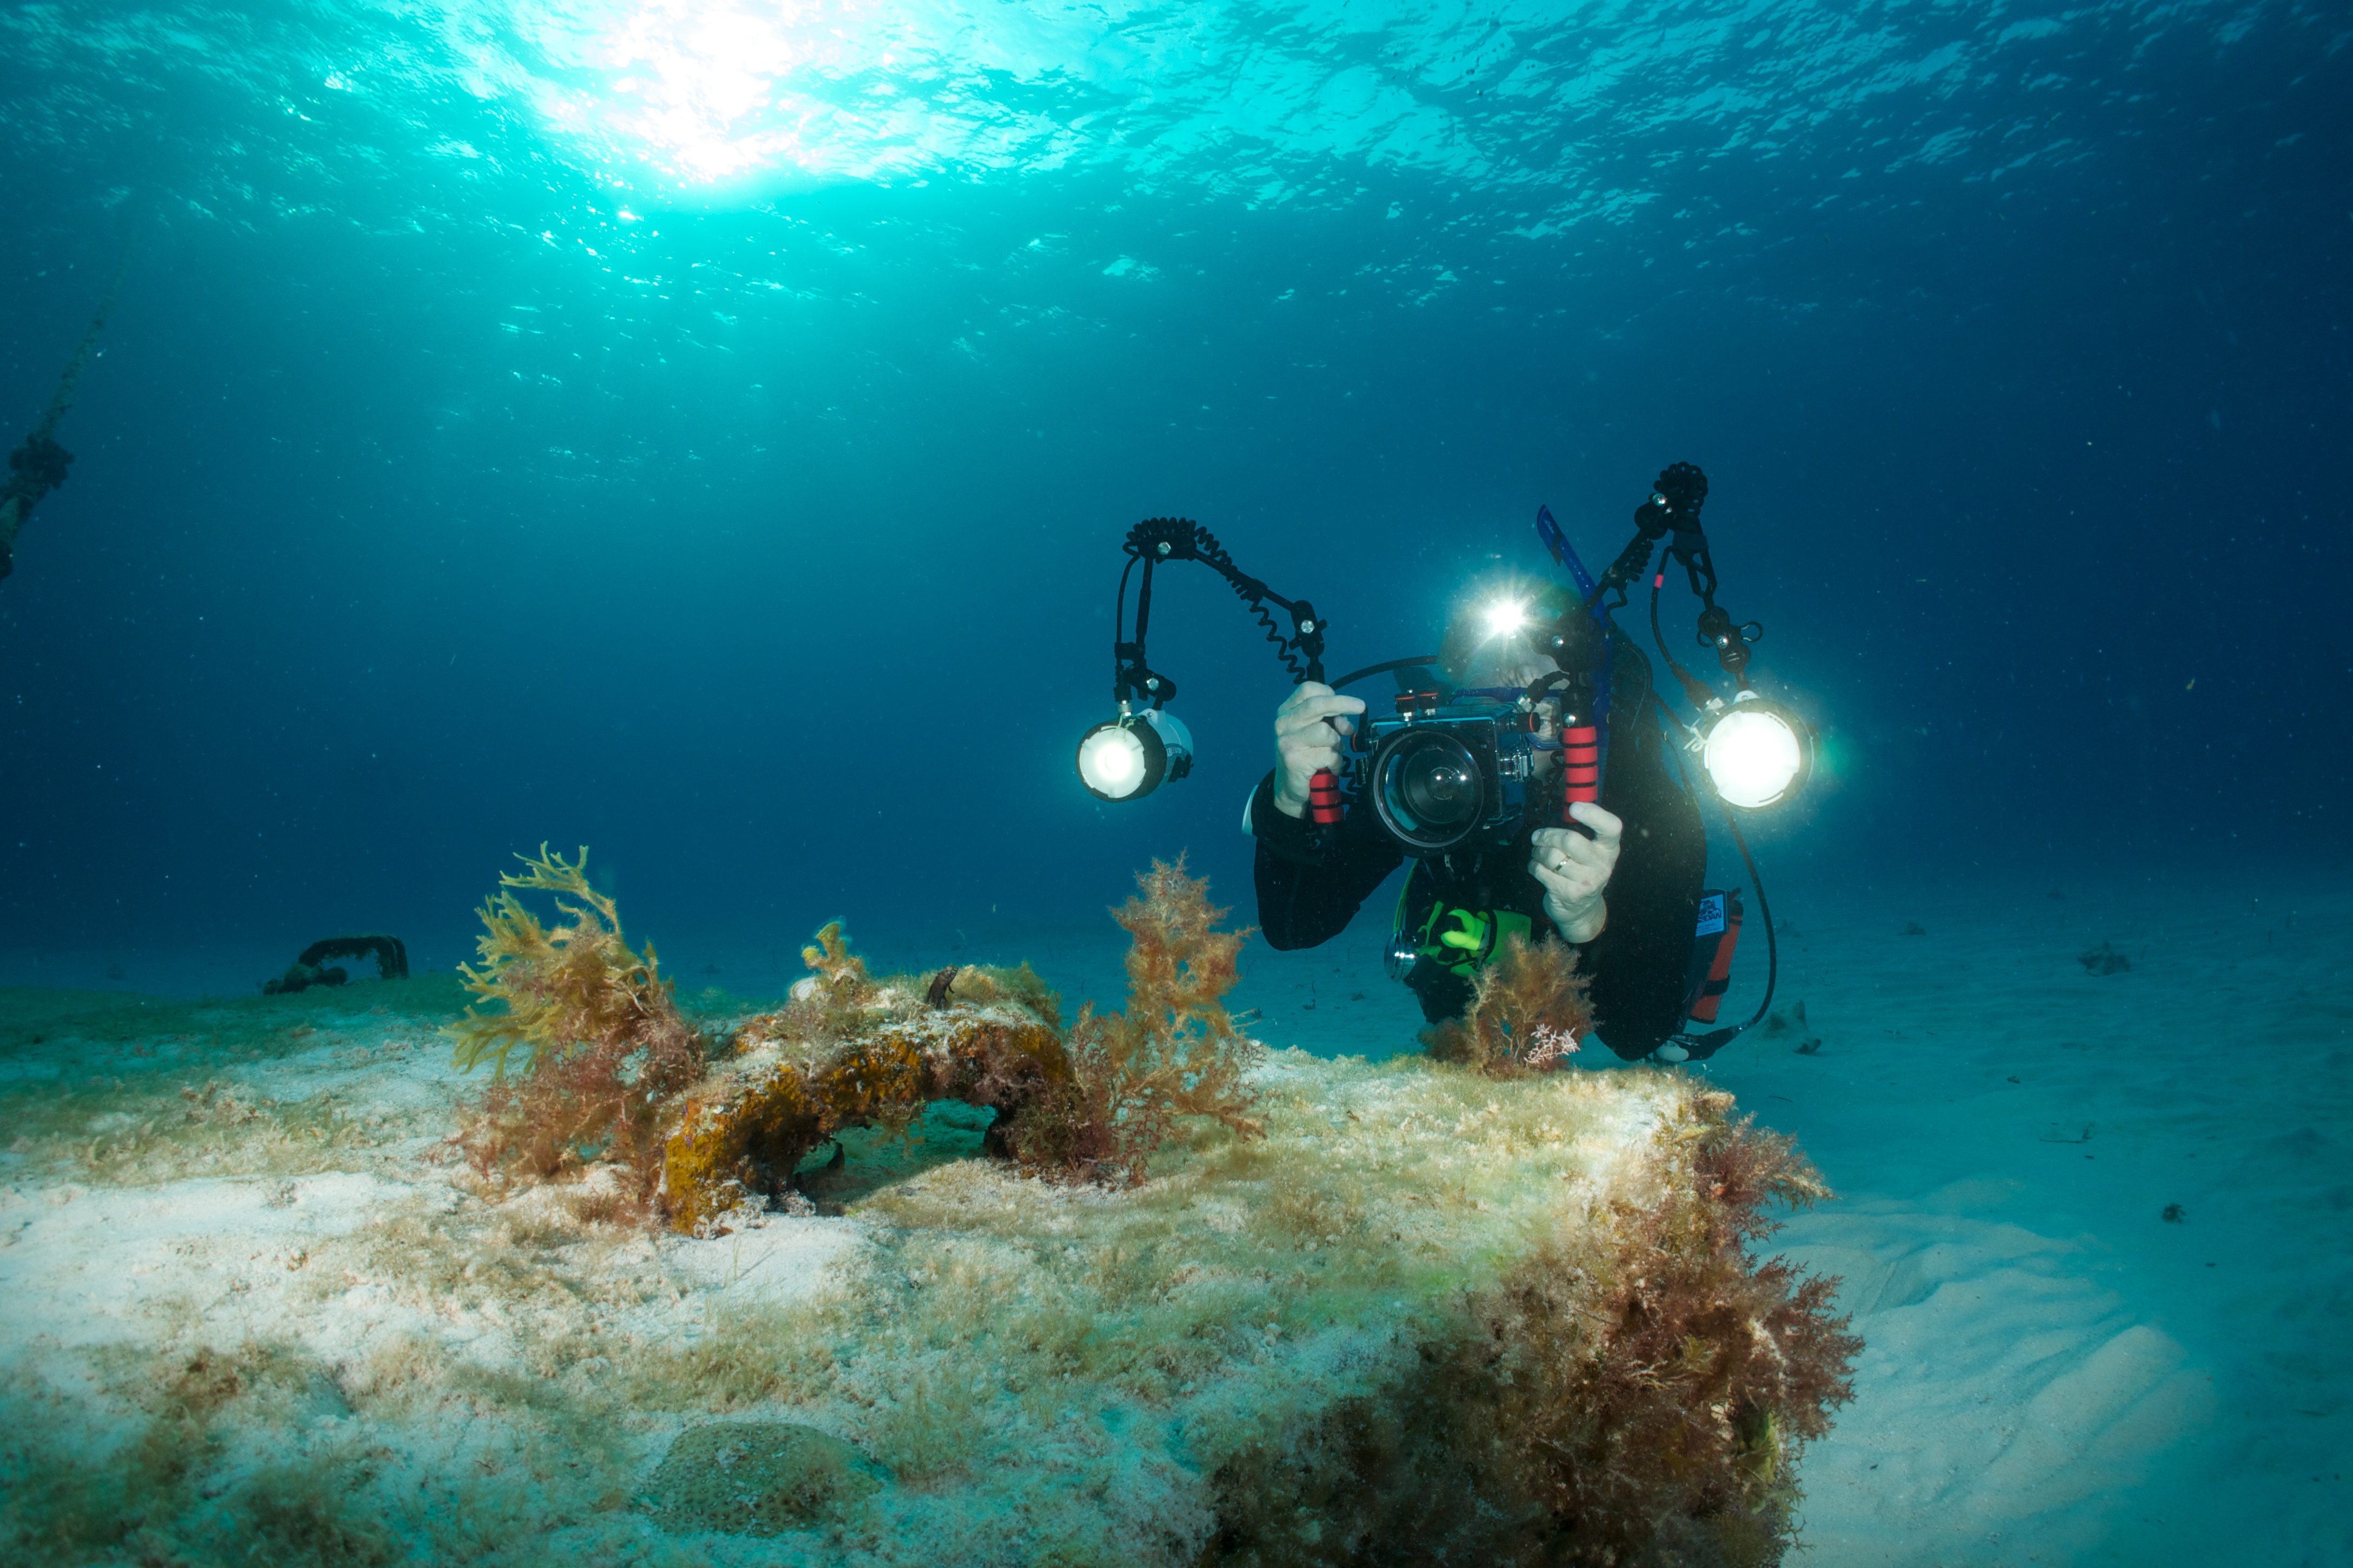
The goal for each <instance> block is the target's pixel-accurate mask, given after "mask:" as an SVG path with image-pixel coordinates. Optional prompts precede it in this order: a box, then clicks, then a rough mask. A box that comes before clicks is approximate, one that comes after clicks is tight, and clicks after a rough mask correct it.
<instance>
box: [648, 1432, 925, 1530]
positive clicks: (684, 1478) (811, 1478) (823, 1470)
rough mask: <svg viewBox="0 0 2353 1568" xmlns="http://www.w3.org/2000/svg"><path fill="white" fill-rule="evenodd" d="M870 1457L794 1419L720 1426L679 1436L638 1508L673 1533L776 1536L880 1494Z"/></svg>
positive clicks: (880, 1485)
mask: <svg viewBox="0 0 2353 1568" xmlns="http://www.w3.org/2000/svg"><path fill="white" fill-rule="evenodd" d="M874 1469H875V1467H874V1466H873V1465H872V1464H871V1463H870V1462H869V1461H868V1459H867V1458H866V1456H864V1455H863V1454H860V1452H859V1451H858V1450H857V1449H856V1448H854V1447H850V1446H849V1444H848V1443H845V1442H843V1441H842V1440H841V1439H840V1438H839V1437H836V1436H833V1435H832V1434H831V1433H829V1432H820V1431H818V1429H817V1428H816V1427H814V1426H801V1425H800V1424H799V1423H797V1422H792V1421H714V1422H712V1423H710V1424H709V1425H707V1426H691V1427H689V1428H687V1429H686V1430H685V1431H683V1432H681V1433H680V1434H679V1436H678V1439H677V1441H675V1442H673V1443H672V1444H671V1445H670V1452H669V1453H668V1454H665V1455H664V1456H663V1457H662V1462H661V1463H660V1465H659V1466H658V1467H656V1468H655V1470H654V1474H653V1479H651V1480H650V1481H649V1482H648V1483H647V1487H646V1491H645V1495H644V1496H642V1497H641V1498H639V1499H638V1507H639V1508H640V1509H642V1510H645V1511H646V1512H647V1513H649V1514H651V1515H653V1516H654V1517H655V1518H656V1519H657V1520H659V1521H660V1523H661V1524H662V1525H663V1527H664V1528H666V1529H669V1530H672V1531H694V1530H709V1531H721V1532H723V1533H727V1534H739V1535H777V1534H781V1533H783V1532H784V1531H789V1530H805V1529H807V1528H809V1527H811V1526H813V1525H816V1524H818V1523H820V1522H822V1521H826V1520H828V1519H831V1518H833V1517H834V1516H835V1515H837V1514H838V1513H839V1512H840V1511H841V1510H843V1509H844V1508H846V1507H848V1506H849V1505H852V1504H855V1503H856V1502H858V1501H860V1500H861V1499H864V1498H866V1497H868V1496H871V1494H873V1493H874V1492H876V1491H879V1490H881V1488H882V1485H883V1481H882V1479H881V1478H879V1477H878V1476H877V1475H876V1474H875V1473H874Z"/></svg>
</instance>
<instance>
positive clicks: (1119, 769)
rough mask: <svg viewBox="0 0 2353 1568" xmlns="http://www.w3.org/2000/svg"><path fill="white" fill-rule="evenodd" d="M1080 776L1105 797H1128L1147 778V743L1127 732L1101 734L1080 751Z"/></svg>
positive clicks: (1107, 731)
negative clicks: (1141, 778) (1145, 754)
mask: <svg viewBox="0 0 2353 1568" xmlns="http://www.w3.org/2000/svg"><path fill="white" fill-rule="evenodd" d="M1079 773H1080V775H1081V776H1082V777H1083V778H1084V779H1085V780H1086V782H1087V783H1088V784H1090V785H1092V787H1093V788H1095V789H1097V790H1100V791H1101V792H1102V793H1103V794H1104V795H1125V794H1126V793H1127V792H1128V791H1129V790H1130V789H1133V788H1134V786H1135V784H1136V781H1137V780H1138V779H1139V778H1140V777H1141V776H1142V775H1143V773H1144V746H1143V743H1142V742H1139V741H1137V740H1136V738H1135V737H1134V736H1133V735H1131V734H1129V733H1128V732H1127V731H1124V730H1101V731H1096V732H1095V733H1094V734H1092V735H1090V736H1088V737H1087V740H1086V743H1085V744H1084V745H1082V746H1081V747H1080V748H1079Z"/></svg>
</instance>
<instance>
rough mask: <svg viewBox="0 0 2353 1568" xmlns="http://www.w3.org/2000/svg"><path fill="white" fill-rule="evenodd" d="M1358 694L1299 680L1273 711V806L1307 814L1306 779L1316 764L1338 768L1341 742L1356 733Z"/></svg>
mask: <svg viewBox="0 0 2353 1568" xmlns="http://www.w3.org/2000/svg"><path fill="white" fill-rule="evenodd" d="M1364 710H1365V703H1364V700H1363V699H1362V698H1358V697H1343V696H1341V695H1340V694H1339V693H1338V692H1336V691H1335V690H1333V689H1331V688H1330V687H1328V686H1326V685H1324V683H1323V682H1322V681H1320V680H1303V681H1301V682H1300V683H1299V689H1297V690H1295V691H1293V693H1292V694H1291V695H1290V696H1288V697H1286V698H1284V699H1283V700H1282V707H1280V708H1278V709H1276V710H1274V809H1275V810H1277V811H1279V812H1281V813H1282V815H1283V816H1306V815H1307V784H1308V781H1309V780H1311V779H1313V778H1314V776H1315V772H1316V770H1317V769H1319V768H1330V769H1331V770H1332V771H1333V772H1334V773H1337V772H1339V771H1340V742H1341V741H1342V740H1344V739H1345V738H1346V737H1347V736H1350V735H1353V734H1355V733H1356V721H1355V720H1354V719H1352V718H1350V717H1349V715H1350V714H1352V713H1362V712H1363V711H1364Z"/></svg>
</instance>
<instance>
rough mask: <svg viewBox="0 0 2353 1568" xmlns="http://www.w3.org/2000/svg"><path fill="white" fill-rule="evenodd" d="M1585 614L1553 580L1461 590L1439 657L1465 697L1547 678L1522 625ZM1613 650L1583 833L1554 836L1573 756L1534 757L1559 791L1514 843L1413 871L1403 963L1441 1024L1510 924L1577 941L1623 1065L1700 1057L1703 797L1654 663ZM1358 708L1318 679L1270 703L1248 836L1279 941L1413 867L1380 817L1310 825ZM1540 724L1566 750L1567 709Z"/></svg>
mask: <svg viewBox="0 0 2353 1568" xmlns="http://www.w3.org/2000/svg"><path fill="white" fill-rule="evenodd" d="M1573 603H1574V601H1573V600H1572V599H1571V598H1570V597H1569V596H1568V595H1566V594H1565V593H1563V592H1562V591H1561V590H1560V589H1559V588H1557V587H1555V586H1553V585H1550V584H1541V585H1530V584H1519V585H1517V586H1515V587H1514V588H1509V589H1505V590H1503V591H1501V592H1489V593H1485V594H1474V595H1471V596H1469V597H1466V598H1465V599H1464V601H1463V602H1462V603H1461V605H1458V607H1457V608H1456V610H1455V612H1454V614H1453V615H1452V616H1451V618H1450V620H1449V623H1448V626H1447V629H1446V636H1445V638H1444V640H1443V641H1442V643H1441V644H1440V651H1439V656H1438V660H1437V664H1436V667H1435V668H1436V673H1437V675H1438V677H1439V678H1440V679H1441V680H1442V681H1443V682H1444V683H1445V684H1446V686H1447V687H1450V688H1452V689H1454V690H1456V691H1457V692H1464V691H1472V690H1481V689H1504V688H1526V687H1528V686H1530V685H1531V684H1532V683H1534V682H1536V681H1538V680H1540V679H1542V678H1543V677H1545V676H1546V675H1547V674H1550V673H1552V672H1553V671H1555V670H1556V668H1557V666H1556V664H1555V663H1554V661H1553V659H1552V658H1550V657H1548V656H1547V655H1546V654H1544V653H1542V652H1539V651H1538V649H1537V648H1536V647H1535V641H1534V639H1533V638H1532V637H1531V636H1530V635H1529V630H1528V628H1529V626H1531V625H1541V624H1543V623H1545V622H1547V621H1551V620H1556V619H1557V618H1558V617H1559V616H1562V615H1564V614H1566V613H1567V611H1568V610H1569V609H1570V608H1571V606H1572V605H1573ZM1610 642H1611V644H1612V653H1613V657H1612V659H1611V663H1610V670H1609V685H1610V689H1611V693H1612V696H1611V701H1610V707H1609V713H1608V716H1607V724H1608V729H1609V769H1608V772H1607V773H1606V774H1605V775H1604V782H1603V784H1602V786H1601V791H1600V795H1601V798H1600V800H1599V802H1598V803H1592V802H1585V801H1577V802H1573V803H1571V804H1570V805H1568V807H1567V815H1568V816H1571V817H1573V818H1574V819H1575V821H1577V823H1579V824H1581V825H1582V826H1583V827H1584V828H1585V829H1586V830H1587V831H1585V832H1580V831H1579V830H1578V829H1577V828H1574V827H1567V826H1544V824H1546V823H1553V824H1557V823H1558V822H1559V821H1560V815H1561V805H1560V792H1559V788H1558V774H1559V772H1560V768H1561V755H1562V753H1561V752H1559V751H1558V750H1544V751H1538V752H1535V763H1534V766H1535V769H1536V770H1537V776H1538V779H1539V780H1540V781H1546V782H1549V783H1550V784H1552V785H1553V788H1552V789H1551V790H1550V791H1549V792H1547V791H1546V789H1544V788H1542V787H1538V788H1533V789H1531V790H1530V791H1529V792H1528V798H1527V802H1526V805H1525V810H1524V811H1523V813H1522V814H1521V818H1520V821H1519V823H1518V824H1517V826H1516V827H1515V828H1514V830H1512V831H1511V833H1510V837H1509V838H1508V840H1507V841H1506V842H1504V844H1502V845H1500V846H1495V845H1488V846H1481V847H1469V848H1467V849H1465V850H1462V851H1457V852H1452V853H1447V854H1442V855H1427V856H1423V857H1421V858H1417V859H1415V860H1414V861H1413V863H1412V868H1411V870H1410V871H1409V874H1408V876H1407V878H1406V882H1405V886H1404V888H1403V889H1401V890H1400V891H1399V893H1398V909H1397V930H1398V933H1399V945H1398V952H1397V956H1398V958H1402V957H1403V955H1404V949H1405V946H1406V944H1410V945H1411V947H1412V949H1413V950H1414V951H1413V958H1412V961H1411V967H1410V969H1409V970H1408V971H1407V973H1405V975H1404V979H1405V982H1406V984H1408V985H1409V986H1410V987H1411V988H1412V989H1413V991H1414V992H1415V994H1417V995H1418V996H1419V999H1420V1002H1421V1009H1422V1015H1423V1016H1425V1017H1427V1018H1428V1019H1430V1021H1431V1022H1432V1023H1436V1022H1439V1021H1440V1020H1442V1019H1446V1018H1451V1017H1455V1016H1460V1015H1461V1013H1462V1012H1463V1011H1464V1010H1465V1008H1466V1007H1467V1006H1468V1005H1469V1004H1470V1000H1471V994H1472V979H1471V976H1472V973H1474V972H1475V971H1476V969H1477V967H1478V963H1479V962H1480V961H1481V960H1482V958H1483V957H1485V956H1487V955H1489V954H1492V953H1493V951H1494V950H1495V948H1496V947H1497V945H1498V944H1499V942H1500V941H1501V939H1502V938H1503V937H1504V936H1507V935H1510V934H1512V933H1513V932H1515V931H1516V932H1519V933H1521V934H1523V935H1525V936H1526V937H1528V938H1529V939H1531V940H1537V941H1542V940H1556V941H1560V942H1567V943H1568V944H1570V945H1571V946H1573V947H1575V948H1576V949H1577V953H1578V957H1579V967H1580V968H1581V969H1582V970H1583V971H1584V973H1586V974H1587V975H1588V977H1589V979H1590V983H1591V990H1590V992H1589V993H1588V996H1589V1000H1590V1002H1591V1004H1592V1006H1593V1010H1594V1016H1595V1019H1596V1029H1597V1032H1598V1033H1599V1035H1600V1037H1601V1038H1602V1039H1603V1041H1604V1042H1605V1043H1606V1044H1607V1045H1608V1046H1609V1047H1610V1049H1611V1050H1613V1051H1615V1052H1616V1053H1617V1054H1618V1055H1619V1056H1620V1057H1621V1058H1625V1059H1626V1060H1629V1061H1632V1060H1636V1059H1638V1058H1644V1057H1649V1058H1651V1059H1653V1060H1658V1061H1667V1062H1679V1061H1683V1060H1686V1059H1689V1057H1690V1054H1691V1053H1690V1052H1689V1051H1688V1050H1687V1049H1686V1048H1685V1047H1684V1046H1683V1045H1680V1044H1677V1043H1676V1042H1675V1040H1674V1038H1673V1037H1674V1036H1675V1035H1676V1033H1677V1031H1678V1030H1680V1029H1681V1028H1682V1026H1683V1019H1684V1016H1685V1013H1686V1010H1687V1007H1688V1005H1689V1002H1690V995H1689V988H1688V967H1689V964H1690V962H1691V955H1692V946H1693V930H1694V920H1695V918H1696V916H1697V912H1698V910H1699V905H1700V897H1701V883H1702V881H1703V880H1704V878H1705V875H1706V868H1707V840H1706V836H1705V833H1704V829H1703V828H1702V826H1701V824H1700V816H1699V807H1698V805H1697V803H1696V802H1694V800H1693V798H1692V795H1691V794H1690V792H1689V791H1688V790H1687V789H1685V788H1684V787H1683V785H1682V784H1679V783H1678V782H1677V781H1676V779H1675V777H1674V776H1673V775H1672V773H1670V772H1669V763H1668V761H1667V758H1666V755H1665V752H1664V745H1665V741H1664V737H1663V736H1662V734H1661V732H1660V723H1659V718H1658V713H1657V710H1656V707H1655V700H1654V698H1653V696H1652V693H1651V668H1650V661H1649V660H1648V658H1645V657H1644V656H1643V654H1642V652H1641V649H1640V648H1638V647H1635V646H1633V644H1632V643H1630V641H1628V640H1626V639H1624V638H1619V637H1612V638H1611V639H1610ZM1493 706H1494V707H1495V708H1496V710H1498V711H1499V712H1500V711H1502V710H1504V709H1505V707H1506V703H1505V702H1504V700H1502V699H1500V698H1498V699H1497V700H1495V701H1494V703H1493ZM1364 711H1365V703H1364V701H1363V700H1362V699H1360V698H1356V697H1349V696H1345V695H1344V694H1341V693H1339V692H1336V691H1335V690H1334V689H1332V688H1331V687H1329V686H1326V685H1324V684H1323V683H1322V682H1320V681H1313V680H1311V681H1305V682H1303V683H1302V684H1300V685H1299V686H1298V687H1297V688H1296V689H1294V690H1293V692H1292V694H1291V695H1290V696H1289V697H1288V698H1286V699H1285V700H1283V702H1282V706H1281V707H1280V708H1278V709H1277V710H1275V716H1274V744H1275V765H1274V768H1273V771H1272V772H1271V773H1268V774H1267V776H1266V777H1265V778H1264V779H1263V780H1261V782H1260V784H1259V786H1258V788H1257V790H1256V792H1255V793H1253V794H1252V795H1251V796H1250V805H1249V807H1248V811H1247V815H1246V817H1245V820H1244V825H1243V826H1244V831H1246V832H1248V833H1249V834H1250V836H1251V837H1253V838H1255V839H1256V840H1257V841H1258V844H1257V857H1256V861H1257V863H1256V868H1255V871H1256V879H1257V885H1258V910H1259V924H1260V927H1261V930H1262V931H1264V933H1265V936H1266V940H1267V942H1268V943H1269V944H1270V945H1271V946H1273V947H1276V948H1281V949H1284V950H1291V949H1297V948H1308V947H1317V946H1321V945H1322V944H1323V943H1324V942H1329V941H1330V940H1331V939H1332V938H1333V937H1335V936H1336V935H1338V934H1339V933H1340V932H1341V931H1343V930H1344V929H1345V927H1346V926H1347V925H1348V923H1349V921H1351V920H1353V919H1354V918H1355V916H1356V910H1357V909H1358V908H1359V907H1360V906H1361V905H1362V904H1363V902H1364V900H1366V898H1367V897H1369V896H1370V895H1371V893H1372V892H1373V890H1374V889H1376V888H1377V887H1379V886H1380V884H1381V883H1382V882H1383V881H1384V880H1385V879H1387V878H1388V875H1389V873H1390V872H1392V871H1394V870H1396V869H1397V868H1398V862H1399V861H1401V860H1404V859H1405V858H1406V853H1405V851H1404V849H1403V848H1401V847H1400V846H1399V845H1398V841H1397V839H1396V837H1393V836H1392V835H1391V834H1390V833H1388V832H1385V831H1384V830H1383V828H1382V826H1381V824H1380V822H1379V821H1378V820H1377V817H1376V816H1375V814H1374V813H1372V812H1370V811H1364V812H1351V813H1349V814H1347V815H1346V816H1345V817H1343V818H1342V820H1341V822H1340V824H1339V825H1338V826H1337V827H1336V828H1335V829H1333V830H1331V831H1329V832H1328V833H1325V834H1319V833H1318V832H1317V831H1316V830H1315V828H1314V826H1313V825H1312V824H1311V822H1310V820H1309V812H1308V803H1309V797H1310V794H1311V791H1312V788H1313V781H1314V777H1315V775H1316V774H1317V773H1318V772H1319V771H1323V770H1331V771H1333V772H1335V773H1336V772H1337V771H1338V770H1339V769H1340V767H1341V765H1342V762H1343V750H1344V747H1345V745H1346V742H1347V738H1348V737H1350V736H1352V735H1354V734H1355V733H1356V716H1358V715H1360V714H1362V713H1364ZM1537 714H1538V719H1539V726H1540V727H1539V728H1538V730H1537V731H1536V735H1537V739H1538V740H1539V741H1541V742H1556V737H1557V733H1558V724H1559V719H1560V706H1559V703H1558V701H1557V700H1547V701H1545V702H1542V703H1539V704H1538V706H1537ZM1588 833H1589V835H1590V836H1589V837H1588ZM1450 938H1451V939H1452V940H1451V941H1449V940H1448V939H1450Z"/></svg>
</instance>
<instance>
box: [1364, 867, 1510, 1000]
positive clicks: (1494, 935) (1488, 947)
mask: <svg viewBox="0 0 2353 1568" xmlns="http://www.w3.org/2000/svg"><path fill="white" fill-rule="evenodd" d="M1420 869H1421V868H1420V867H1419V865H1418V864H1417V865H1416V866H1415V868H1414V870H1413V872H1412V873H1409V875H1408V876H1407V877H1406V879H1405V886H1404V887H1402V888H1400V889H1398V907H1397V918H1396V922H1395V924H1396V929H1397V931H1398V933H1399V934H1400V935H1405V934H1410V935H1411V936H1412V938H1413V941H1414V946H1415V949H1416V950H1417V951H1418V952H1419V953H1420V955H1421V956H1422V957H1424V958H1427V959H1428V960H1430V962H1431V963H1434V964H1436V965H1438V966H1439V967H1440V969H1444V970H1447V971H1449V972H1451V973H1455V974H1459V975H1461V976H1462V977H1463V978H1464V979H1466V980H1467V979H1469V978H1470V977H1471V976H1472V974H1474V973H1477V972H1478V971H1479V969H1480V968H1481V967H1482V966H1483V965H1484V964H1485V963H1486V962H1487V961H1488V960H1489V959H1491V958H1493V957H1494V956H1495V949H1496V948H1497V947H1499V946H1501V945H1502V944H1503V941H1504V938H1505V937H1507V936H1510V935H1512V934H1514V932H1516V933H1518V934H1519V935H1521V936H1526V935H1527V934H1528V933H1529V932H1530V931H1533V930H1535V923H1534V922H1533V921H1530V920H1529V919H1528V917H1527V916H1525V915H1524V914H1521V913H1520V912H1519V911H1518V910H1465V909H1459V908H1457V907H1456V906H1454V905H1452V904H1449V903H1446V902H1444V901H1442V900H1432V901H1431V904H1430V913H1429V914H1428V915H1426V916H1424V917H1423V919H1422V921H1421V924H1420V926H1419V928H1418V929H1416V930H1413V931H1411V932H1410V933H1409V932H1408V922H1407V916H1406V901H1407V900H1409V899H1410V898H1411V897H1412V896H1413V879H1414V876H1415V875H1418V874H1419V871H1420Z"/></svg>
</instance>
